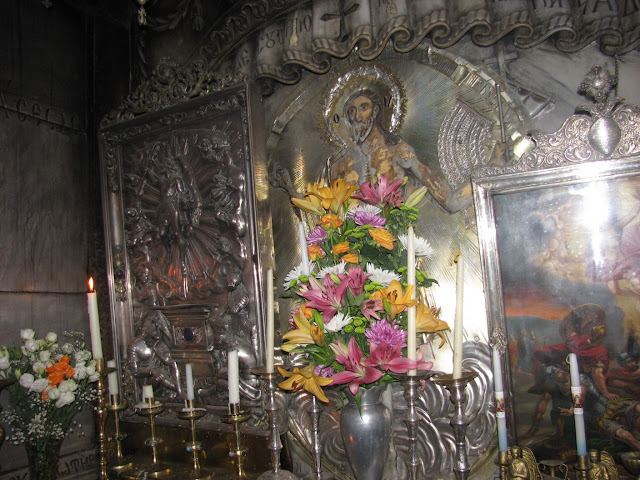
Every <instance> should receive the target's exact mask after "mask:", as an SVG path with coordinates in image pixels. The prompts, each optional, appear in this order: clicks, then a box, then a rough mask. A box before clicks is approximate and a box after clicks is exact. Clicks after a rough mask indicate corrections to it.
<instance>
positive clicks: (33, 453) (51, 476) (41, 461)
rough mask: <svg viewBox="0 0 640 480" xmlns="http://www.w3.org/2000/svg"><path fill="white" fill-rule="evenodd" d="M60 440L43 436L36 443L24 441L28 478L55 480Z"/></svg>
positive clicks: (32, 479) (33, 479) (31, 479)
mask: <svg viewBox="0 0 640 480" xmlns="http://www.w3.org/2000/svg"><path fill="white" fill-rule="evenodd" d="M61 446H62V440H58V439H52V438H43V439H41V441H39V442H37V443H32V442H31V443H25V445H24V447H25V449H26V450H27V458H28V460H29V478H30V480H56V479H57V478H58V460H59V459H60V447H61Z"/></svg>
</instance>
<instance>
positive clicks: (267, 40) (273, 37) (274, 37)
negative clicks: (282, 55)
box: [258, 30, 282, 53]
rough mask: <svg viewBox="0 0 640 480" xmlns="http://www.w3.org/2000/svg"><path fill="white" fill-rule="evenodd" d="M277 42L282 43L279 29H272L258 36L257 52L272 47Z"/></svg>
mask: <svg viewBox="0 0 640 480" xmlns="http://www.w3.org/2000/svg"><path fill="white" fill-rule="evenodd" d="M277 44H280V45H282V35H280V30H272V31H270V32H267V33H265V34H264V35H261V36H260V39H259V41H258V45H259V47H258V53H260V52H262V50H263V49H265V48H273V47H275V46H276V45H277Z"/></svg>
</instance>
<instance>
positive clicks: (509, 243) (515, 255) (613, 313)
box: [472, 151, 640, 461]
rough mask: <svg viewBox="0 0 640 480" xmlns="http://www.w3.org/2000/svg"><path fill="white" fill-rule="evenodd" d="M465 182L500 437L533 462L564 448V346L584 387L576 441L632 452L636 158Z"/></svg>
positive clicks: (639, 347)
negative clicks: (505, 435)
mask: <svg viewBox="0 0 640 480" xmlns="http://www.w3.org/2000/svg"><path fill="white" fill-rule="evenodd" d="M534 152H535V151H534ZM532 156H533V155H532ZM530 158H531V156H530ZM472 184H473V191H474V200H475V204H476V214H477V221H478V238H479V246H480V253H481V262H482V269H483V280H484V285H485V298H486V305H487V317H488V323H489V332H490V337H491V343H492V345H493V346H495V347H498V348H499V350H500V351H501V354H502V360H503V362H502V364H503V366H504V377H505V397H506V406H507V420H508V431H509V441H510V442H511V443H512V444H514V445H515V444H518V445H521V446H528V447H529V448H531V449H532V450H533V451H534V453H535V454H536V457H537V459H538V460H544V459H551V458H555V459H560V460H562V461H570V460H571V459H572V456H574V455H575V449H576V444H575V440H574V435H575V432H574V430H573V423H572V422H573V416H572V415H571V413H570V412H571V407H572V404H571V396H570V394H569V395H568V397H567V388H568V386H569V383H568V382H569V378H568V370H567V367H566V361H565V359H566V357H567V355H568V353H571V352H573V353H576V354H577V355H578V357H579V359H580V362H581V366H582V372H583V373H582V375H581V379H582V382H583V385H584V386H585V388H586V391H587V398H586V400H585V416H586V419H587V442H588V447H589V448H597V449H599V450H607V451H609V452H610V453H613V454H614V456H615V454H618V453H622V452H624V451H630V450H638V449H639V448H638V446H640V438H638V437H639V435H638V433H637V432H638V431H639V430H638V428H639V427H640V425H639V424H638V418H639V416H638V415H639V413H640V402H638V401H637V399H638V387H639V386H640V385H639V384H638V382H637V380H636V378H637V377H635V376H634V373H635V374H637V373H638V368H637V363H635V364H634V363H633V362H637V360H638V357H639V356H640V344H639V343H638V338H639V337H638V327H637V326H638V321H639V319H638V314H637V312H638V310H637V307H638V306H639V305H640V303H639V299H640V297H639V296H638V293H639V291H638V290H637V289H636V287H637V284H638V273H639V272H640V270H639V269H638V268H637V267H638V266H639V265H640V264H639V263H638V260H637V259H638V255H639V254H640V249H638V245H640V243H637V242H638V241H639V240H640V235H639V233H640V227H639V225H640V195H639V194H638V192H640V157H638V156H634V157H630V158H621V159H615V160H607V161H596V162H589V163H583V164H577V165H569V166H561V167H557V168H549V169H540V170H532V171H523V172H518V173H509V174H503V175H499V176H490V177H483V178H475V179H473V182H472ZM634 365H635V366H634ZM573 458H574V457H573Z"/></svg>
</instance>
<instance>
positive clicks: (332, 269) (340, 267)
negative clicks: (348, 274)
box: [317, 262, 345, 279]
mask: <svg viewBox="0 0 640 480" xmlns="http://www.w3.org/2000/svg"><path fill="white" fill-rule="evenodd" d="M344 268H345V263H344V262H340V263H338V264H337V265H331V266H329V267H324V268H323V269H322V270H320V271H319V272H318V275H317V278H320V279H323V278H324V276H325V275H326V274H327V273H328V274H334V275H339V274H341V273H344Z"/></svg>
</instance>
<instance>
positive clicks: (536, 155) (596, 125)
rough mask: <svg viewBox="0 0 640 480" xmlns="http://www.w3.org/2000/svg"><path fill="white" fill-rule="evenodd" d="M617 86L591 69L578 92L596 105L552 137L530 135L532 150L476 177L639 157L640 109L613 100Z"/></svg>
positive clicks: (602, 72) (601, 71)
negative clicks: (513, 161)
mask: <svg viewBox="0 0 640 480" xmlns="http://www.w3.org/2000/svg"><path fill="white" fill-rule="evenodd" d="M616 82H617V79H615V78H614V77H613V76H612V75H611V74H610V73H609V72H607V71H606V70H604V69H603V68H602V67H600V66H595V67H593V68H592V69H591V71H590V72H589V73H588V74H587V76H586V77H585V79H584V81H583V82H582V83H581V84H580V89H579V92H580V93H583V94H584V95H585V96H586V97H588V98H589V99H591V100H594V102H595V103H594V104H585V105H580V106H579V107H578V108H577V109H576V110H577V111H582V112H587V114H576V115H572V116H571V117H569V118H568V119H567V120H565V122H564V124H563V125H562V127H561V128H560V129H559V130H558V131H557V132H554V133H550V134H548V133H542V132H532V133H531V134H530V138H531V140H532V141H533V143H534V145H535V147H534V148H533V149H531V150H530V151H529V152H528V153H526V154H525V155H523V156H522V157H521V158H520V159H519V161H517V162H515V163H513V164H511V165H507V166H496V167H487V168H483V169H482V170H481V172H479V173H478V174H477V175H478V176H494V175H502V174H505V173H516V172H524V171H531V170H539V169H544V168H549V167H559V166H564V165H574V164H578V163H585V162H592V161H597V160H605V159H607V160H611V159H616V158H624V157H629V156H632V155H636V154H638V153H640V141H639V140H638V137H637V132H638V128H639V126H640V109H639V108H638V107H636V106H633V105H628V104H625V103H622V102H623V100H622V99H621V98H618V97H617V96H615V93H614V90H613V87H614V86H615V84H616Z"/></svg>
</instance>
